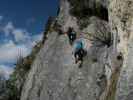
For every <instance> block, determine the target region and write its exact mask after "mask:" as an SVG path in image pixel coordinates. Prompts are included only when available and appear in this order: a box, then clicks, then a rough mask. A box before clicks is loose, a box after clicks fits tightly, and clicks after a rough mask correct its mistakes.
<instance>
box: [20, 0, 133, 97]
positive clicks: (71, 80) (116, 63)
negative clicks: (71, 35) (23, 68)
mask: <svg viewBox="0 0 133 100" xmlns="http://www.w3.org/2000/svg"><path fill="white" fill-rule="evenodd" d="M79 4H80V5H79ZM73 11H74V12H73ZM132 11H133V1H132V0H81V1H77V0H60V12H59V15H58V16H57V18H56V20H52V22H53V23H52V22H50V23H49V24H48V25H47V27H48V28H47V31H46V32H45V35H44V41H43V42H41V47H39V49H38V50H37V52H36V55H34V61H32V64H31V63H30V66H29V67H30V69H29V70H28V71H27V72H26V73H27V74H26V75H24V76H25V78H26V80H25V81H24V84H23V85H24V86H23V87H22V93H21V98H20V99H21V100H132V96H133V92H132V89H133V88H132V86H133V81H132V77H133V74H132V73H133V70H132V69H133V68H132V65H133V64H132V58H133V57H132V51H133V47H132V43H133V38H132V32H133V13H132ZM101 23H102V24H101ZM51 24H52V25H53V26H52V27H51ZM54 25H59V26H60V28H61V31H62V32H66V31H67V30H68V27H73V28H74V29H75V31H76V32H77V33H80V32H84V34H83V37H84V40H85V43H86V44H87V45H86V51H87V54H86V56H85V57H84V59H83V63H82V66H79V65H78V64H75V58H74V57H73V47H72V46H71V45H70V44H69V39H68V37H67V35H64V34H62V35H59V34H58V31H57V30H55V29H51V28H53V27H56V26H54ZM97 25H99V27H100V29H99V27H97ZM109 25H110V27H111V30H110V27H109ZM81 27H82V28H81ZM106 27H107V30H105V29H104V28H106ZM110 31H111V33H113V34H110V35H111V36H109V38H107V37H108V36H107V35H108V34H107V33H110ZM99 32H102V33H103V34H98V33H99ZM87 33H89V34H90V33H93V34H94V35H92V36H94V37H93V40H95V41H91V42H90V41H88V36H90V35H88V34H87ZM112 42H113V43H112ZM18 85H19V84H18Z"/></svg>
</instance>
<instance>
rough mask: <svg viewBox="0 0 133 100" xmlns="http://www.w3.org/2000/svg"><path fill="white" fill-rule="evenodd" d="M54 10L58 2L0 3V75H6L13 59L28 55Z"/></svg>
mask: <svg viewBox="0 0 133 100" xmlns="http://www.w3.org/2000/svg"><path fill="white" fill-rule="evenodd" d="M57 8H58V0H0V74H4V75H6V76H8V75H9V74H10V73H11V72H12V71H13V68H14V64H15V63H16V60H17V57H18V56H19V55H21V56H23V57H25V56H27V55H28V54H29V53H30V52H31V49H32V47H33V46H34V45H35V43H36V42H37V41H39V40H41V38H42V32H43V31H44V25H45V23H46V21H47V19H48V16H56V12H57Z"/></svg>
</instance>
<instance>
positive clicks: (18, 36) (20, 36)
mask: <svg viewBox="0 0 133 100" xmlns="http://www.w3.org/2000/svg"><path fill="white" fill-rule="evenodd" d="M12 34H13V35H14V38H15V40H16V41H17V42H19V41H25V39H28V38H29V36H28V32H26V31H25V30H22V29H14V30H13V31H12Z"/></svg>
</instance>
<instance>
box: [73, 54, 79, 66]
mask: <svg viewBox="0 0 133 100" xmlns="http://www.w3.org/2000/svg"><path fill="white" fill-rule="evenodd" d="M74 57H75V63H76V64H77V63H78V60H79V54H78V51H76V52H75V54H74Z"/></svg>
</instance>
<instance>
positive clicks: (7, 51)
mask: <svg viewBox="0 0 133 100" xmlns="http://www.w3.org/2000/svg"><path fill="white" fill-rule="evenodd" d="M30 51H31V48H28V47H26V45H23V44H22V45H16V44H14V42H13V41H11V40H10V41H9V42H8V43H6V44H3V45H2V46H0V63H15V62H16V60H17V59H18V57H19V56H23V57H25V56H27V55H28V54H29V53H30Z"/></svg>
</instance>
